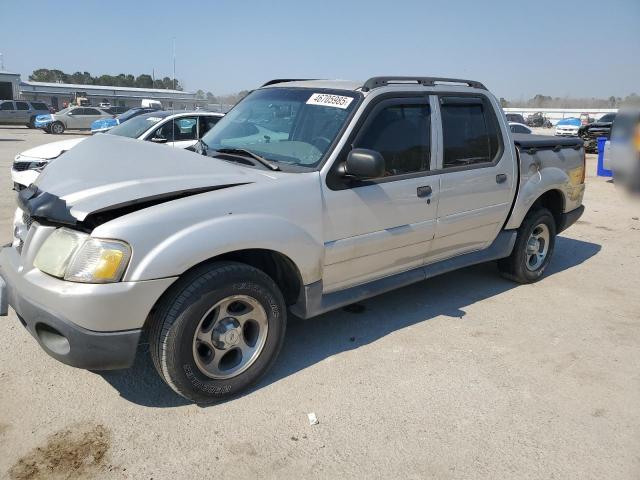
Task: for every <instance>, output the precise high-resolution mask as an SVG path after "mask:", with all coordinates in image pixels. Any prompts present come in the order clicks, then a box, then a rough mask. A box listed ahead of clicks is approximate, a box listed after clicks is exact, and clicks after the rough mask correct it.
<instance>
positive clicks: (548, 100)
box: [500, 93, 640, 108]
mask: <svg viewBox="0 0 640 480" xmlns="http://www.w3.org/2000/svg"><path fill="white" fill-rule="evenodd" d="M500 104H501V105H502V106H503V107H522V108H619V107H621V106H623V105H638V104H640V95H638V94H636V93H632V94H630V95H627V96H626V97H616V96H610V97H608V98H595V97H591V98H575V97H551V96H548V95H542V94H538V95H535V96H534V97H532V98H530V99H529V100H506V99H504V98H500Z"/></svg>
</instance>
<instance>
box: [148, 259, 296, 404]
mask: <svg viewBox="0 0 640 480" xmlns="http://www.w3.org/2000/svg"><path fill="white" fill-rule="evenodd" d="M151 322H152V323H151V328H150V332H149V340H150V343H151V356H152V359H153V362H154V365H155V367H156V370H157V371H158V373H159V374H160V376H161V377H162V378H163V379H164V380H165V381H166V382H167V384H168V385H169V386H170V387H171V388H172V389H173V390H175V391H176V392H177V393H178V394H180V395H182V396H183V397H185V398H187V399H189V400H192V401H194V402H197V403H209V402H213V401H220V400H224V399H226V398H229V397H232V396H234V395H236V394H238V393H240V392H242V391H243V390H245V389H246V388H248V387H249V386H251V385H252V384H254V383H255V382H257V381H258V380H259V379H260V378H261V377H262V376H263V375H264V374H265V373H266V372H267V371H268V369H269V368H270V367H271V366H272V365H273V362H274V361H275V359H276V357H277V355H278V353H279V351H280V349H281V347H282V343H283V341H284V334H285V330H286V307H285V304H284V299H283V297H282V294H281V293H280V290H279V289H278V287H277V286H276V284H275V283H274V282H273V280H272V279H271V278H270V277H269V276H268V275H266V274H265V273H264V272H262V271H260V270H258V269H256V268H253V267H250V266H248V265H245V264H242V263H235V262H224V263H214V264H210V265H204V266H202V267H198V268H197V269H195V270H193V271H192V272H189V273H188V274H186V276H184V277H183V278H182V279H180V280H179V281H178V282H177V283H176V285H175V286H174V287H173V288H172V289H171V290H170V291H169V292H168V293H167V294H166V295H165V297H164V298H163V299H162V300H161V302H160V304H159V306H158V308H156V311H155V313H154V315H153V318H151Z"/></svg>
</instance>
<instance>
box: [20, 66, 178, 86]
mask: <svg viewBox="0 0 640 480" xmlns="http://www.w3.org/2000/svg"><path fill="white" fill-rule="evenodd" d="M29 80H33V81H34V82H51V83H76V84H79V85H104V86H108V87H135V88H162V89H171V90H173V89H175V90H182V85H180V82H179V81H178V80H177V79H174V78H169V77H164V78H156V79H154V78H153V77H152V76H151V75H148V74H146V73H143V74H141V75H138V76H135V75H131V74H125V73H120V74H118V75H99V76H95V77H94V76H93V75H91V74H90V73H89V72H75V73H71V74H69V73H65V72H63V71H62V70H56V69H48V68H38V69H37V70H34V71H33V73H32V74H31V75H29Z"/></svg>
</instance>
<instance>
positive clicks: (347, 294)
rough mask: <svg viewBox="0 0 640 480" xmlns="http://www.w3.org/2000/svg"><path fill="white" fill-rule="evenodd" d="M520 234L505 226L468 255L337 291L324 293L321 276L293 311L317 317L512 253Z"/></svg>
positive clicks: (298, 315)
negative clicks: (504, 228)
mask: <svg viewBox="0 0 640 480" xmlns="http://www.w3.org/2000/svg"><path fill="white" fill-rule="evenodd" d="M516 235H517V231H516V230H503V231H502V232H500V233H499V234H498V236H497V237H496V239H495V240H494V241H493V243H492V244H491V245H490V246H489V247H487V248H485V249H484V250H479V251H477V252H471V253H465V254H464V255H459V256H457V257H452V258H448V259H447V260H442V261H439V262H436V263H432V264H430V265H425V266H422V267H419V268H415V269H413V270H409V271H407V272H402V273H398V274H395V275H391V276H389V277H384V278H381V279H379V280H374V281H373V282H369V283H365V284H363V285H357V286H355V287H351V288H347V289H345V290H339V291H337V292H332V293H327V294H323V293H322V280H319V281H317V282H315V283H312V284H309V285H305V286H304V289H303V290H302V292H301V294H300V298H299V299H298V302H297V303H295V304H294V305H292V306H291V307H290V310H291V313H293V314H294V315H295V316H297V317H300V318H311V317H315V316H316V315H320V314H322V313H325V312H328V311H330V310H335V309H336V308H340V307H344V306H346V305H350V304H352V303H356V302H359V301H361V300H365V299H367V298H370V297H374V296H376V295H380V294H382V293H386V292H390V291H391V290H395V289H396V288H400V287H405V286H407V285H411V284H412V283H416V282H420V281H422V280H426V279H428V278H432V277H435V276H437V275H442V274H443V273H447V272H451V271H453V270H458V269H460V268H464V267H468V266H470V265H476V264H478V263H484V262H490V261H492V260H498V259H500V258H505V257H508V256H509V255H511V251H512V250H513V246H514V245H515V242H516Z"/></svg>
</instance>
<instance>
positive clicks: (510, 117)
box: [505, 113, 527, 125]
mask: <svg viewBox="0 0 640 480" xmlns="http://www.w3.org/2000/svg"><path fill="white" fill-rule="evenodd" d="M505 115H506V116H507V121H508V122H509V123H511V122H513V123H520V124H522V125H524V124H525V123H527V122H526V121H525V119H524V117H523V116H522V115H520V114H519V113H507V114H505Z"/></svg>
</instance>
